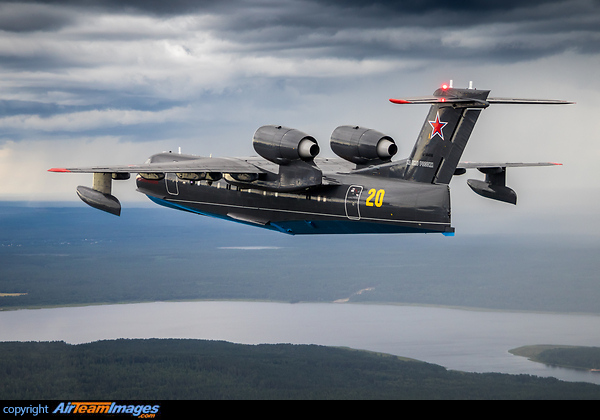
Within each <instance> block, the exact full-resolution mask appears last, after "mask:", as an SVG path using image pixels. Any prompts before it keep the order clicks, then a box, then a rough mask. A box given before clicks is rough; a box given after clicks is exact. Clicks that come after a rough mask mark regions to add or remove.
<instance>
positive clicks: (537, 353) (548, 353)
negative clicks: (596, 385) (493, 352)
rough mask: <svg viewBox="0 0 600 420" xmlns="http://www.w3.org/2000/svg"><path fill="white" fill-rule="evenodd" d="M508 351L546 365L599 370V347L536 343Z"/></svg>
mask: <svg viewBox="0 0 600 420" xmlns="http://www.w3.org/2000/svg"><path fill="white" fill-rule="evenodd" d="M510 352H511V353H512V354H516V355H517V356H524V357H527V358H529V360H533V361H534V362H539V363H544V364H547V365H552V366H560V367H566V368H570V369H585V370H592V369H594V370H600V347H577V346H553V345H537V346H524V347H519V348H516V349H512V350H510ZM598 374H599V375H600V372H599V373H598Z"/></svg>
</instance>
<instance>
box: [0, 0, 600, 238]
mask: <svg viewBox="0 0 600 420" xmlns="http://www.w3.org/2000/svg"><path fill="white" fill-rule="evenodd" d="M599 71H600V1H597V0H574V1H549V0H535V1H526V2H523V1H516V0H514V1H513V0H502V1H495V0H493V1H485V2H479V1H468V0H465V1H458V2H447V1H444V2H441V1H437V0H431V1H419V0H411V1H390V2H386V1H375V2H373V1H368V2H362V1H358V0H344V1H335V0H201V1H192V0H174V1H173V0H172V1H169V2H166V1H158V0H150V1H142V0H139V1H135V0H125V1H123V0H104V1H103V0H63V1H60V0H57V1H51V0H48V1H0V176H1V179H2V181H1V183H0V200H5V201H8V200H78V199H77V197H76V195H75V192H74V189H75V186H76V185H79V184H91V176H86V175H61V174H52V173H47V172H46V170H47V169H48V168H50V167H57V166H82V165H94V164H109V163H114V164H127V163H141V162H143V161H145V160H146V158H147V157H148V156H149V155H151V154H153V153H156V152H161V151H163V150H177V149H178V148H179V147H181V148H182V151H183V152H185V153H192V154H199V155H209V154H212V155H213V156H231V155H233V156H244V155H250V154H253V150H252V145H251V139H252V135H253V133H254V131H255V130H256V129H257V128H258V127H259V126H261V125H264V124H281V125H286V126H290V127H294V128H298V129H300V130H302V131H305V132H307V133H310V134H311V135H313V136H315V137H316V138H317V140H318V141H319V143H320V145H321V150H322V153H321V154H322V156H333V154H332V153H331V152H330V151H329V147H328V141H329V136H330V134H331V131H333V129H334V128H335V127H337V126H338V125H342V124H357V125H363V126H367V127H371V128H375V129H378V130H380V131H383V132H385V133H387V134H389V135H390V136H392V137H394V139H396V142H397V143H398V144H399V149H400V151H399V154H398V156H399V157H406V156H407V155H408V153H409V152H410V150H411V149H412V145H413V143H414V140H415V138H416V136H417V134H418V132H419V130H420V127H421V124H422V123H423V120H424V117H425V114H426V111H427V108H426V106H424V105H420V106H417V105H415V106H399V105H393V104H391V103H389V102H388V99H389V98H390V97H403V96H415V95H428V94H431V93H432V92H433V91H434V90H435V89H436V88H437V87H438V86H439V85H440V84H441V83H443V82H447V81H448V80H450V79H452V80H453V82H454V86H456V87H466V86H467V85H468V84H469V81H473V84H474V86H475V87H476V88H479V89H490V90H491V91H492V92H491V96H500V97H509V96H513V97H523V98H548V99H565V100H570V101H575V102H577V104H576V105H569V106H544V107H542V106H538V107H535V106H529V105H525V106H506V105H496V106H492V107H490V108H488V109H487V110H485V111H484V112H483V114H482V116H481V117H480V119H479V122H478V125H477V127H476V128H475V131H474V133H473V136H472V137H471V141H470V143H469V146H468V148H467V150H466V152H465V154H464V156H463V159H464V160H471V161H490V160H507V161H558V162H561V163H563V164H564V165H563V166H561V167H558V168H535V169H514V170H512V171H510V172H509V174H508V183H509V185H510V186H511V187H513V188H514V189H515V190H516V191H517V193H518V195H519V204H518V205H517V206H516V207H512V206H510V207H509V206H508V205H506V204H503V203H496V202H492V201H490V200H485V199H483V198H481V197H478V196H476V195H475V194H473V193H472V192H471V191H470V190H469V189H468V187H467V186H466V182H465V181H466V179H467V177H468V176H463V177H459V178H455V179H454V180H453V181H452V184H451V186H452V191H453V215H454V224H455V225H458V224H459V222H460V223H461V224H463V225H465V226H468V227H470V229H471V230H478V229H483V230H485V229H489V228H490V227H489V226H488V223H489V222H490V220H494V221H499V222H498V223H499V225H500V226H505V227H506V226H507V225H512V224H513V222H514V223H515V224H516V223H517V222H519V221H520V223H525V225H524V226H526V227H531V226H537V229H541V230H548V229H550V230H561V229H562V230H567V229H568V230H571V229H575V231H577V232H581V233H585V232H592V233H596V234H598V233H600V228H599V227H596V226H594V223H592V221H591V218H592V217H594V216H596V215H597V214H598V212H599V211H600V199H599V198H600V181H598V176H597V174H596V165H597V161H598V160H599V159H600V146H599V144H600V136H599V135H598V132H597V129H596V125H597V122H596V121H597V115H598V113H599V111H600V105H599V104H598V98H600V94H599V93H600V80H599V79H600V78H599V76H600V73H599ZM470 175H471V177H474V178H482V176H481V174H478V173H477V172H474V173H472V174H470ZM88 178H89V179H88ZM134 190H135V185H134V182H133V181H127V182H123V183H119V184H116V185H115V187H114V192H115V195H117V196H118V197H119V198H120V199H121V201H123V202H124V203H128V202H129V203H132V205H135V204H136V203H142V202H145V201H144V200H146V199H145V197H143V196H141V195H140V194H139V193H136V192H135V191H134ZM146 201H147V200H146ZM126 205H127V204H125V207H126ZM473 215H477V216H483V218H479V219H477V218H474V217H472V216H473ZM523 220H525V221H526V222H523ZM596 225H597V224H596ZM520 226H523V225H520Z"/></svg>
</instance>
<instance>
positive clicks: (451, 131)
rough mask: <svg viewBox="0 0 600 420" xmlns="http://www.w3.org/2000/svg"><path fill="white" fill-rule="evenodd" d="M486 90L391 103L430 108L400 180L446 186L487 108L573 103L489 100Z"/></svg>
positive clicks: (445, 89) (452, 91) (439, 92)
mask: <svg viewBox="0 0 600 420" xmlns="http://www.w3.org/2000/svg"><path fill="white" fill-rule="evenodd" d="M489 93H490V91H489V90H477V89H472V88H471V87H470V86H469V89H454V88H452V87H448V86H447V85H443V86H442V88H441V89H438V90H436V91H435V92H434V93H433V96H426V97H420V98H412V99H390V102H393V103H395V104H431V108H430V109H429V114H428V115H427V118H426V119H425V122H424V123H423V128H421V133H420V134H419V137H418V138H417V142H416V144H415V147H414V149H413V151H412V153H411V155H410V156H409V158H408V159H407V161H406V162H405V163H403V165H402V166H403V172H402V167H400V166H398V167H397V168H396V170H398V172H397V173H398V175H399V176H400V177H401V178H404V179H406V180H410V181H416V182H426V183H434V184H449V183H450V180H451V179H452V176H453V175H454V173H455V171H456V169H457V165H458V164H459V161H460V158H461V156H462V154H463V151H464V150H465V147H466V146H467V142H468V141H469V137H470V136H471V132H472V131H473V127H475V123H476V122H477V118H479V114H480V113H481V111H482V110H483V109H485V108H487V107H488V106H489V105H490V104H534V105H557V104H558V105H560V104H572V103H573V102H567V101H559V100H552V99H517V98H488V95H489Z"/></svg>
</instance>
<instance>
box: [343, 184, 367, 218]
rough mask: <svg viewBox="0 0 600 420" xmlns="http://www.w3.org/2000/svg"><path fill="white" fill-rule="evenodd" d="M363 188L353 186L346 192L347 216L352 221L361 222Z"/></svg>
mask: <svg viewBox="0 0 600 420" xmlns="http://www.w3.org/2000/svg"><path fill="white" fill-rule="evenodd" d="M362 190H363V187H361V186H360V185H351V186H350V187H349V188H348V191H347V192H346V200H345V202H346V216H347V217H348V219H350V220H360V210H359V206H358V204H359V202H360V195H361V194H362Z"/></svg>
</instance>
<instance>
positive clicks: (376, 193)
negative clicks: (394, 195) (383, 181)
mask: <svg viewBox="0 0 600 420" xmlns="http://www.w3.org/2000/svg"><path fill="white" fill-rule="evenodd" d="M384 195H385V190H375V188H372V189H370V190H369V196H368V197H367V202H366V203H365V204H366V205H367V206H368V207H373V201H371V200H373V198H375V207H381V205H382V204H383V196H384Z"/></svg>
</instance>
